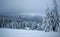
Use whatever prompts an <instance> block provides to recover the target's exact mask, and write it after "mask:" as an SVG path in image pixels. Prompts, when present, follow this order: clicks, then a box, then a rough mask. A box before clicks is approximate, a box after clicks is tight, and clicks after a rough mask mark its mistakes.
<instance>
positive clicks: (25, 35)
mask: <svg viewBox="0 0 60 37" xmlns="http://www.w3.org/2000/svg"><path fill="white" fill-rule="evenodd" d="M0 37H60V33H59V32H44V31H37V30H23V29H4V28H0Z"/></svg>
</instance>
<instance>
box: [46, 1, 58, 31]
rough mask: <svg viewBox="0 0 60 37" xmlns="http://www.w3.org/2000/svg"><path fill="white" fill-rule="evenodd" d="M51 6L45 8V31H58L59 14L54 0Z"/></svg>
mask: <svg viewBox="0 0 60 37" xmlns="http://www.w3.org/2000/svg"><path fill="white" fill-rule="evenodd" d="M53 5H54V6H53V8H51V9H50V8H48V9H47V10H46V26H45V31H55V32H57V31H58V26H59V14H58V11H57V3H56V0H53Z"/></svg>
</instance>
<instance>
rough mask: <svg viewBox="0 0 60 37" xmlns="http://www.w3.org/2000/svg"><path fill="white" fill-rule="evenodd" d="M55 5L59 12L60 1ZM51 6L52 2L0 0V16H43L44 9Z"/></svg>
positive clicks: (41, 0) (48, 0) (40, 0)
mask: <svg viewBox="0 0 60 37" xmlns="http://www.w3.org/2000/svg"><path fill="white" fill-rule="evenodd" d="M57 4H58V10H60V0H57ZM52 6H53V4H52V0H0V15H12V16H17V15H32V16H34V15H40V16H45V10H46V8H47V7H50V8H52Z"/></svg>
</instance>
